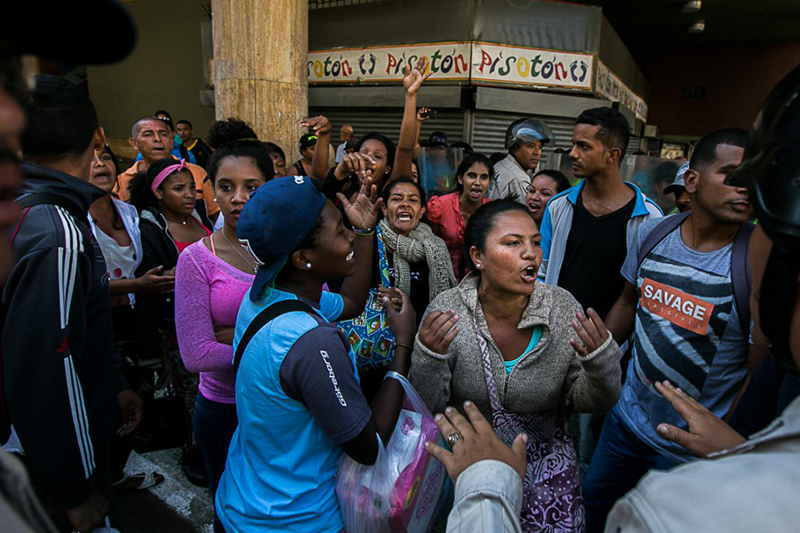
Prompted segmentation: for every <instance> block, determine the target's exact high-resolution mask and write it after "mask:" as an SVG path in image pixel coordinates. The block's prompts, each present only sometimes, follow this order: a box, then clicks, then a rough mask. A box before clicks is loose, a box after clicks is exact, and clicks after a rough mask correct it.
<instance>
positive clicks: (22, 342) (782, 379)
mask: <svg viewBox="0 0 800 533" xmlns="http://www.w3.org/2000/svg"><path fill="white" fill-rule="evenodd" d="M116 16H117V17H118V20H117V22H118V23H119V24H120V25H122V27H124V26H125V25H126V24H130V21H129V19H128V18H127V15H125V13H124V11H119V12H117V15H116ZM123 37H124V32H121V34H120V37H119V41H120V42H119V43H118V48H117V49H116V53H117V55H118V56H119V57H124V55H125V54H127V53H128V52H129V50H130V46H132V43H130V42H127V41H124V39H123ZM9 44H11V45H14V46H15V47H18V48H21V49H23V50H24V49H25V46H26V44H25V42H24V41H23V42H21V43H20V42H12V43H9ZM29 44H30V43H29ZM111 49H112V50H115V49H114V48H113V47H112V48H111ZM106 52H108V50H107V51H106ZM0 53H2V54H3V62H1V63H0V69H3V70H2V71H0V74H2V75H3V80H4V85H3V87H2V90H0V104H1V105H2V106H1V107H0V121H1V122H0V156H2V157H1V158H0V159H1V160H2V163H0V171H2V172H0V176H2V180H0V186H2V191H1V192H2V194H1V196H2V200H3V201H2V202H0V224H2V226H3V232H2V235H3V236H2V239H4V241H3V245H4V248H3V252H2V254H0V255H2V259H3V260H2V266H3V272H2V274H3V292H2V374H0V375H1V376H2V384H0V392H2V398H1V400H2V401H1V404H2V414H3V418H4V421H5V423H4V424H3V427H2V428H0V429H2V430H3V432H4V434H3V437H2V441H3V443H4V450H5V452H10V454H13V455H16V456H17V458H19V459H21V460H22V463H23V464H24V468H23V467H22V466H21V465H20V464H19V463H18V462H17V461H16V459H15V458H14V457H13V455H10V454H8V453H3V454H0V495H2V496H3V498H2V505H0V517H2V520H3V523H4V526H5V525H7V526H8V527H9V528H11V529H9V530H10V531H14V532H29V531H43V532H51V531H78V532H81V531H92V530H93V529H94V528H95V527H97V526H100V525H102V524H103V523H105V524H106V525H108V524H109V523H111V524H117V525H116V526H115V527H117V528H118V529H119V530H123V531H124V525H122V524H120V523H119V512H118V509H117V508H116V498H115V491H122V490H133V489H146V488H149V487H152V486H154V485H156V484H158V483H160V482H161V481H163V479H164V478H163V476H162V475H161V474H160V473H159V472H141V473H135V474H132V473H130V472H126V470H125V466H126V463H127V461H128V458H129V457H130V455H131V452H132V449H134V448H135V447H136V446H137V445H138V446H146V445H148V444H150V445H155V444H153V443H154V442H157V441H158V440H159V438H161V437H163V435H157V434H156V435H153V434H150V435H148V436H147V438H145V436H144V435H143V433H144V429H143V428H144V427H145V426H146V420H147V418H148V417H154V416H164V417H166V416H167V415H168V413H167V411H166V410H165V409H164V407H165V402H164V401H163V400H169V401H170V403H169V405H170V410H169V414H171V415H174V416H172V418H169V419H164V420H165V421H166V422H167V423H166V424H162V425H161V428H160V430H159V429H158V428H157V429H155V430H153V431H155V432H156V433H158V431H169V432H170V433H171V434H173V435H174V436H175V438H174V439H172V440H169V439H167V440H168V441H169V445H170V446H180V447H181V449H182V451H183V453H182V458H181V464H182V466H183V471H184V473H185V475H186V477H187V478H188V479H189V480H190V481H191V482H192V483H195V484H198V485H201V486H208V488H209V491H210V493H211V497H212V501H214V503H215V515H214V525H213V527H214V531H217V532H225V531H227V532H229V533H234V532H256V531H314V532H316V531H326V532H332V533H334V532H339V531H343V530H344V522H343V516H342V512H341V510H340V506H339V500H338V498H337V494H336V490H335V485H336V476H337V470H338V468H339V464H340V459H341V458H342V456H343V454H344V455H346V456H347V457H349V458H350V459H352V460H353V461H355V462H357V463H360V464H363V465H371V464H373V463H375V461H376V460H377V459H378V458H379V456H380V455H381V454H383V453H385V452H384V450H385V449H387V448H388V447H389V445H390V439H391V437H392V435H393V432H394V430H395V426H396V425H397V422H398V417H399V416H400V413H401V409H402V407H403V399H404V394H405V393H404V389H403V387H402V385H401V384H400V382H399V381H398V380H404V379H406V378H407V379H408V381H409V382H410V383H411V384H412V385H413V387H414V388H415V389H416V391H417V392H418V393H419V395H420V396H421V398H422V399H423V400H424V402H425V404H426V405H427V407H428V409H429V410H430V411H431V412H432V413H435V414H436V416H435V420H436V424H437V425H438V427H439V429H440V431H441V434H442V436H443V437H444V441H445V442H446V443H447V445H448V449H444V448H442V447H440V446H438V445H436V444H434V443H426V445H425V446H426V449H427V451H428V452H429V453H430V454H431V455H432V456H433V457H435V458H436V459H438V460H439V461H441V462H442V463H443V464H444V466H445V467H446V469H447V471H448V473H449V474H450V476H451V477H452V479H453V480H454V481H455V482H456V485H455V496H454V499H453V501H452V503H451V504H450V505H449V506H448V507H447V508H445V509H443V510H442V517H441V520H440V522H439V524H438V526H437V527H442V528H446V530H447V531H449V532H466V531H479V530H480V531H525V532H529V531H552V532H582V531H589V532H594V531H618V532H627V531H706V530H715V531H752V530H764V531H766V530H769V531H791V530H793V528H794V527H796V525H795V524H796V523H797V520H798V518H800V516H798V514H797V510H796V509H797V506H796V505H795V502H796V499H797V495H798V488H797V479H798V474H800V472H798V468H800V467H798V464H800V463H798V462H797V454H798V451H800V450H798V438H797V437H798V434H800V429H798V424H800V423H799V422H798V420H800V419H799V418H798V414H797V412H798V409H800V403H798V402H800V400H796V397H797V396H798V393H800V378H798V361H800V344H798V343H800V338H798V335H797V332H798V331H800V328H798V327H797V326H798V324H797V322H798V320H800V318H798V317H800V313H798V302H800V299H798V298H797V297H796V292H795V290H796V287H797V283H798V273H799V272H800V261H798V249H800V240H798V235H800V229H798V228H800V220H796V218H797V215H796V213H797V210H796V209H795V206H796V203H797V201H798V200H800V197H798V194H797V192H796V189H797V187H796V183H797V177H796V176H797V175H798V169H800V162H798V159H797V154H798V153H800V151H798V150H797V148H798V147H797V143H798V142H800V137H798V136H797V135H796V134H792V133H791V132H795V131H797V124H798V120H800V105H799V104H798V102H799V101H800V100H797V99H796V96H797V94H798V93H799V92H800V69H796V70H795V71H794V72H792V73H791V74H790V75H789V76H788V77H787V78H786V79H784V81H783V82H782V83H781V84H780V85H779V86H778V88H777V89H776V90H775V91H774V92H773V93H772V95H771V96H770V97H769V99H768V100H767V103H766V104H765V106H764V108H763V109H762V112H761V115H760V116H759V119H758V120H757V121H756V125H755V128H756V135H750V134H749V132H748V131H746V130H742V129H737V128H726V129H721V130H718V131H714V132H710V133H708V134H707V135H705V136H704V137H702V139H700V141H699V142H698V143H697V144H696V146H695V147H694V149H693V151H692V153H691V154H690V158H689V160H688V161H687V162H686V163H685V164H684V165H683V166H681V167H680V169H679V171H678V173H677V174H676V175H675V176H674V178H672V183H670V184H669V185H668V186H666V187H665V188H664V191H665V192H666V193H674V194H675V197H676V206H677V209H676V210H677V211H678V212H676V213H674V214H671V215H669V216H664V213H663V212H662V210H661V208H660V207H659V205H658V204H656V203H655V202H654V201H653V200H651V199H650V198H648V197H647V196H646V195H645V194H644V193H643V192H642V191H641V190H640V189H639V188H638V187H637V186H636V185H634V184H632V183H628V182H626V181H623V179H622V178H621V176H620V163H621V161H622V160H623V158H624V157H625V154H626V151H627V148H628V142H629V132H630V125H629V124H628V122H627V120H626V119H625V117H624V116H623V115H622V114H621V113H620V112H619V111H617V110H616V109H614V108H613V107H605V106H603V107H597V108H592V109H586V110H585V111H583V112H582V113H580V114H579V115H578V116H577V117H576V118H575V127H574V130H573V134H572V145H573V146H572V148H571V150H570V151H569V158H570V159H571V161H572V173H573V175H574V180H575V181H576V183H574V184H571V183H570V181H569V179H568V178H567V177H566V176H565V175H564V174H562V173H561V172H559V171H557V170H552V169H542V168H540V167H541V166H542V165H541V161H542V154H543V149H546V148H547V146H548V144H551V143H553V142H554V140H555V139H554V137H553V133H552V132H551V130H550V128H549V127H548V126H547V124H546V123H545V122H544V121H542V120H538V119H533V118H521V119H519V120H516V121H514V122H512V123H511V124H510V125H509V127H508V131H507V134H506V140H505V149H506V153H504V154H501V157H493V158H491V157H488V156H487V155H484V154H480V153H477V152H475V151H473V150H472V149H471V147H469V145H466V143H462V144H461V145H460V146H459V148H461V149H462V150H464V152H465V154H464V155H465V156H464V158H463V160H462V162H461V163H460V165H459V166H458V168H457V170H456V171H455V173H454V175H453V176H452V178H453V183H455V188H454V190H451V191H447V192H446V194H435V195H433V196H431V197H430V198H429V197H428V196H429V193H430V192H431V191H428V190H426V189H425V188H424V187H423V185H422V184H421V183H420V179H419V172H418V170H417V168H418V167H417V165H416V161H415V156H416V154H417V152H418V150H419V147H420V141H419V135H420V124H421V122H423V121H424V120H428V119H430V118H431V117H432V116H433V115H434V113H432V112H430V110H427V109H419V108H418V106H417V95H418V94H419V93H420V92H421V91H424V86H425V80H426V79H427V77H428V76H429V75H430V73H429V69H428V60H427V58H424V57H423V58H420V59H419V60H418V61H417V62H416V64H414V65H410V66H409V67H408V68H407V69H406V71H405V76H404V80H403V88H404V92H405V104H404V112H403V119H402V124H401V127H400V131H399V135H398V142H397V143H396V144H395V143H394V142H393V141H392V140H391V139H390V137H389V136H388V135H387V134H392V133H394V132H356V131H354V128H353V127H352V126H351V125H348V124H345V125H342V126H341V127H340V130H339V132H340V144H339V145H338V146H336V147H333V146H331V135H332V131H333V125H332V124H331V122H330V121H329V120H328V119H327V118H326V117H325V116H317V117H311V118H308V119H304V120H303V121H302V126H303V127H304V128H306V129H307V130H308V132H307V133H306V134H304V135H303V136H302V137H301V138H300V140H299V142H298V146H297V148H298V152H299V157H300V158H299V159H298V160H297V161H296V162H295V163H293V164H291V165H288V166H287V156H286V153H287V152H284V151H283V150H282V149H281V148H280V147H279V146H278V145H276V144H275V143H272V142H269V141H267V140H262V139H261V138H260V137H263V138H269V132H258V133H257V132H256V131H254V130H253V128H252V127H251V126H249V125H248V124H247V123H246V122H245V121H244V120H241V119H239V118H229V119H227V120H220V121H216V122H214V123H213V124H212V125H211V127H210V128H209V130H208V132H207V134H206V135H205V138H206V142H204V141H203V140H202V139H200V138H198V137H195V134H194V131H193V127H192V124H191V122H189V121H188V120H179V121H178V122H177V123H175V124H173V121H172V117H171V116H170V114H169V113H168V112H166V111H164V110H159V111H157V112H156V113H154V114H153V115H148V116H144V117H142V118H139V119H138V120H135V121H134V122H133V125H132V130H131V138H130V144H131V147H132V148H133V149H134V150H135V151H136V152H137V158H136V160H135V161H133V162H132V164H131V166H130V167H129V168H127V169H125V170H123V169H122V167H121V166H120V159H119V158H118V157H117V154H115V153H114V152H113V151H112V149H111V148H110V147H109V145H108V143H107V142H106V138H105V133H104V130H103V128H102V123H101V121H100V120H99V118H98V115H97V112H96V111H95V108H94V106H93V104H92V102H91V100H90V98H89V96H88V95H87V93H86V92H85V91H84V90H83V89H82V88H81V87H79V86H77V85H75V84H73V83H72V82H70V81H68V80H66V79H63V78H59V77H55V76H49V75H38V76H36V77H35V78H33V83H32V85H31V86H30V87H26V86H25V83H24V81H23V80H24V77H23V75H22V73H21V71H20V70H19V66H18V65H17V60H18V57H17V56H16V52H15V51H13V50H11V49H7V48H6V47H2V48H0ZM50 53H51V54H53V56H52V57H61V56H59V54H66V55H65V56H63V57H68V58H69V59H72V60H75V59H77V58H79V59H80V60H82V61H83V62H88V63H91V62H93V61H94V62H104V61H110V60H114V59H119V57H112V58H109V57H105V56H104V57H102V58H95V57H94V56H92V55H91V54H92V52H91V51H87V50H85V49H81V48H80V47H79V46H77V45H76V47H75V48H72V49H71V48H70V47H65V48H64V49H60V50H57V51H51V52H50ZM787 132H789V133H788V134H787ZM792 135H794V136H792ZM428 143H429V146H431V147H434V148H441V147H443V146H444V145H446V144H447V139H446V136H445V135H444V134H443V133H441V132H435V133H434V134H432V135H431V138H430V139H429V141H428ZM745 148H747V150H745ZM289 153H291V152H289ZM20 155H21V162H20V161H19V156H20ZM756 217H758V224H757V225H756V224H754V223H753V221H754V219H755V218H756ZM9 251H13V257H12V256H11V254H10V253H9ZM160 409H161V410H164V412H160V411H159V410H160ZM784 410H785V411H784ZM782 412H783V415H782V416H780V417H779V415H781V413H782ZM776 417H779V418H778V419H777V420H775V421H774V422H773V419H775V418H776ZM143 420H144V423H143ZM748 439H749V440H748ZM162 445H164V444H163V443H162ZM725 450H727V451H725ZM708 457H718V458H714V459H707V458H708ZM651 471H652V472H651ZM648 472H650V473H649V474H648ZM28 478H30V483H29V481H28ZM31 485H32V487H33V490H32V489H31Z"/></svg>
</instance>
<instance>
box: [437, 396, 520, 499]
mask: <svg viewBox="0 0 800 533" xmlns="http://www.w3.org/2000/svg"><path fill="white" fill-rule="evenodd" d="M464 411H466V413H467V416H468V417H469V420H467V419H466V418H464V417H463V416H461V413H459V412H458V411H457V410H455V409H453V408H452V407H448V408H447V409H445V410H444V412H445V414H444V415H442V414H438V415H436V418H435V420H436V425H437V426H438V427H439V431H441V432H442V435H443V436H444V437H445V439H446V438H447V437H448V436H449V435H453V434H457V435H458V436H459V437H461V438H460V439H459V440H458V441H456V442H455V444H453V445H452V448H453V451H452V452H449V451H447V450H445V449H444V448H442V447H440V446H437V445H436V444H434V443H432V442H426V443H425V449H426V450H427V451H428V453H429V454H431V455H432V456H434V457H436V458H437V459H438V460H439V462H441V463H442V464H443V465H444V467H445V468H446V469H447V473H448V474H450V478H451V479H452V480H453V481H455V480H456V479H457V478H458V476H459V475H460V474H461V472H463V471H464V470H466V469H467V468H469V467H470V466H472V465H473V464H475V463H477V462H478V461H484V460H487V459H493V460H495V461H501V462H503V463H505V464H507V465H509V466H511V467H512V468H513V469H514V470H516V471H517V474H519V478H520V489H521V488H522V487H521V485H522V480H523V479H525V463H526V458H525V446H526V444H527V442H528V436H527V435H525V434H524V433H520V434H519V435H517V438H516V439H514V443H513V444H512V446H511V448H509V447H508V446H506V445H505V444H504V443H503V442H502V441H501V440H500V439H498V438H497V436H496V435H495V434H494V430H493V429H492V425H491V424H489V422H488V421H487V420H486V418H484V416H483V415H482V414H481V412H480V411H479V410H478V408H477V407H475V404H473V403H472V402H464Z"/></svg>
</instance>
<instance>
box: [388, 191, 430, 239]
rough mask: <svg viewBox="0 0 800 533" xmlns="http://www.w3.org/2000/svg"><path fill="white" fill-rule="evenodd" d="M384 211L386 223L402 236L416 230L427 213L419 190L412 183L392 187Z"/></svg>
mask: <svg viewBox="0 0 800 533" xmlns="http://www.w3.org/2000/svg"><path fill="white" fill-rule="evenodd" d="M382 209H383V216H385V217H386V222H388V223H389V226H391V227H392V229H393V230H395V231H396V232H397V233H400V234H401V235H408V234H409V233H411V232H412V231H413V230H414V229H416V227H417V226H419V221H420V219H421V218H422V215H423V214H424V213H425V206H423V205H422V198H421V197H420V194H419V190H418V189H417V188H416V187H415V186H414V185H412V184H411V183H400V184H397V185H395V186H394V187H392V189H391V193H389V198H388V199H387V200H386V205H385V206H383V208H382Z"/></svg>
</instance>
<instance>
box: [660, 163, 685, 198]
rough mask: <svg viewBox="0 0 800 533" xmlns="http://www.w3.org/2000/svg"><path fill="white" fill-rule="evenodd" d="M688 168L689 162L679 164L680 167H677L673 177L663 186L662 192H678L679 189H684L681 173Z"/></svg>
mask: <svg viewBox="0 0 800 533" xmlns="http://www.w3.org/2000/svg"><path fill="white" fill-rule="evenodd" d="M687 170H689V162H688V161H687V162H686V163H684V164H682V165H681V168H679V169H678V172H677V173H676V174H675V179H674V180H673V181H672V183H670V184H669V185H667V186H666V187H664V194H669V193H671V192H674V193H680V192H681V191H680V189H685V188H686V185H684V183H683V175H684V174H686V171H687Z"/></svg>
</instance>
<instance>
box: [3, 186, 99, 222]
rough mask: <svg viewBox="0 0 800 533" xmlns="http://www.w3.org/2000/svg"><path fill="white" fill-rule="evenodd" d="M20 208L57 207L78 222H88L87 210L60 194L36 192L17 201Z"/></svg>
mask: <svg viewBox="0 0 800 533" xmlns="http://www.w3.org/2000/svg"><path fill="white" fill-rule="evenodd" d="M17 203H18V204H19V205H20V207H23V208H25V207H33V206H34V205H44V204H47V205H57V206H58V207H62V208H64V209H66V210H67V212H68V213H69V214H70V215H72V216H73V217H75V218H77V219H78V220H86V210H85V209H81V208H80V207H78V204H76V203H75V202H72V201H71V200H69V199H67V198H64V197H63V196H61V195H60V194H55V193H51V192H35V193H31V194H26V195H25V196H23V197H22V198H20V199H18V200H17Z"/></svg>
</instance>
